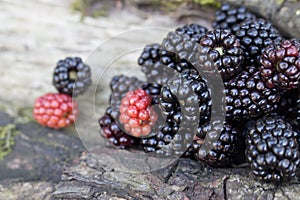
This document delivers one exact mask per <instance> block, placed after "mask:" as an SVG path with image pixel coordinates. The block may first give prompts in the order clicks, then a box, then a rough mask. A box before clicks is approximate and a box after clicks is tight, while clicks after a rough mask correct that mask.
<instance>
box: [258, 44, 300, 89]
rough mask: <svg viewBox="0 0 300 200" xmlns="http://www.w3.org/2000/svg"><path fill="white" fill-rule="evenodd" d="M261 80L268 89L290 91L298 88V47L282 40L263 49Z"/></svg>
mask: <svg viewBox="0 0 300 200" xmlns="http://www.w3.org/2000/svg"><path fill="white" fill-rule="evenodd" d="M260 71H261V74H262V78H263V79H264V80H265V81H266V83H267V86H268V87H269V88H279V89H281V90H284V91H285V90H290V89H295V88H298V87H299V79H300V45H299V44H298V43H297V42H296V41H289V40H284V41H282V42H281V43H280V44H273V45H270V46H268V47H266V48H265V50H264V51H263V53H262V56H261V58H260Z"/></svg>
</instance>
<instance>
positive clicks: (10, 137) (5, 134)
mask: <svg viewBox="0 0 300 200" xmlns="http://www.w3.org/2000/svg"><path fill="white" fill-rule="evenodd" d="M17 133H18V132H17V130H16V126H15V125H14V124H7V125H5V126H0V160H2V159H3V158H4V157H5V156H7V155H8V154H10V153H11V151H12V147H13V145H14V144H15V139H14V137H15V136H16V135H17Z"/></svg>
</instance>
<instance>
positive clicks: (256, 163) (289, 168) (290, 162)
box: [246, 117, 300, 182]
mask: <svg viewBox="0 0 300 200" xmlns="http://www.w3.org/2000/svg"><path fill="white" fill-rule="evenodd" d="M246 134H247V139H246V145H247V149H246V159H247V161H248V162H249V164H250V167H251V169H252V170H253V173H254V175H255V176H258V177H259V178H261V179H262V180H264V181H276V182H279V181H284V180H288V179H291V178H293V177H294V176H295V173H296V171H297V170H298V169H297V168H298V167H299V163H300V153H299V146H298V143H297V140H296V137H297V133H296V132H295V131H293V129H292V127H291V125H290V124H289V123H287V122H285V121H284V120H283V119H282V118H280V117H264V118H262V119H259V120H257V121H255V122H251V123H249V124H248V126H247V129H246Z"/></svg>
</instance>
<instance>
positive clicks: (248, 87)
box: [224, 66, 280, 121]
mask: <svg viewBox="0 0 300 200" xmlns="http://www.w3.org/2000/svg"><path fill="white" fill-rule="evenodd" d="M224 85H225V94H226V118H227V120H228V121H243V120H246V119H251V118H257V117H261V116H264V115H265V114H267V113H269V112H272V111H275V110H276V109H277V104H278V102H279V100H280V95H279V92H278V90H277V89H269V88H268V87H266V83H265V82H264V81H263V80H262V77H261V74H260V72H259V70H258V69H257V68H256V67H254V66H248V67H247V68H246V70H245V71H243V72H242V73H241V74H239V75H238V76H237V77H236V78H233V79H231V80H229V81H227V82H225V83H224Z"/></svg>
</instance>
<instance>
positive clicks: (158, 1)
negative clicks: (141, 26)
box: [71, 0, 221, 20]
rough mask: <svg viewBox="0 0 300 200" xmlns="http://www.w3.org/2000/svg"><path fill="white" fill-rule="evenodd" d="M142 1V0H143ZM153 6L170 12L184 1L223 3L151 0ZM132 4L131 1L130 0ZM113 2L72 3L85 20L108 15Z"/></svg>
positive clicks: (207, 2)
mask: <svg viewBox="0 0 300 200" xmlns="http://www.w3.org/2000/svg"><path fill="white" fill-rule="evenodd" d="M141 1H142V0H141ZM99 2H101V3H102V6H103V7H102V8H101V10H100V9H97V10H94V9H92V8H93V6H94V5H95V4H96V3H99ZM150 3H151V4H150V5H151V7H153V9H155V10H157V9H159V10H161V11H165V12H169V11H175V10H176V9H177V8H178V7H180V6H181V5H182V4H184V3H195V4H199V5H201V6H214V7H219V6H220V5H221V4H220V2H219V1H218V0H151V1H150ZM129 4H130V2H129ZM112 5H113V4H111V2H110V3H107V2H106V3H105V2H104V1H103V0H74V1H73V2H72V4H71V9H72V10H73V11H76V12H80V14H81V19H82V20H83V19H84V17H85V16H87V15H89V16H92V17H100V16H107V15H108V11H109V8H110V7H111V6H112Z"/></svg>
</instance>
